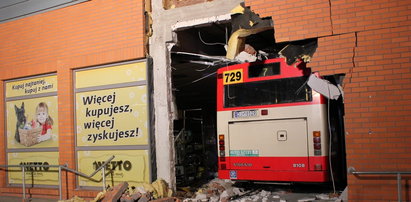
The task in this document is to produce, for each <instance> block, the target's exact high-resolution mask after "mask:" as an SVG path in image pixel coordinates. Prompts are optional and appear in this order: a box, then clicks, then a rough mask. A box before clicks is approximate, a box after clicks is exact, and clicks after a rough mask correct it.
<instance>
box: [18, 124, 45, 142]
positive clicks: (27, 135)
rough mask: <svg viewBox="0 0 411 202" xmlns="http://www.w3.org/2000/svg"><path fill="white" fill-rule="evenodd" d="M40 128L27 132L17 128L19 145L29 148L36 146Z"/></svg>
mask: <svg viewBox="0 0 411 202" xmlns="http://www.w3.org/2000/svg"><path fill="white" fill-rule="evenodd" d="M41 130H42V128H41V127H38V128H33V129H29V130H25V129H20V128H19V134H20V144H22V145H24V146H26V147H30V146H32V145H35V144H38V143H39V142H38V137H39V135H40V133H41Z"/></svg>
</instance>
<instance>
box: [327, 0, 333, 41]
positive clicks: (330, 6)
mask: <svg viewBox="0 0 411 202" xmlns="http://www.w3.org/2000/svg"><path fill="white" fill-rule="evenodd" d="M328 5H329V12H330V23H331V35H334V23H333V17H332V16H333V15H332V4H331V0H328Z"/></svg>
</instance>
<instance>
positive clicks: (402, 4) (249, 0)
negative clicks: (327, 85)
mask: <svg viewBox="0 0 411 202" xmlns="http://www.w3.org/2000/svg"><path fill="white" fill-rule="evenodd" d="M246 4H247V5H248V6H251V9H252V10H254V11H255V12H256V13H259V14H260V16H262V17H272V18H273V20H274V29H275V38H276V41H277V42H282V41H291V40H301V39H305V38H312V37H317V38H318V46H319V47H318V49H317V51H316V53H315V54H314V57H313V60H312V62H311V63H310V64H309V65H308V66H309V67H311V68H312V69H313V71H319V72H320V74H322V75H329V74H339V73H344V74H346V78H345V80H344V86H343V87H344V92H345V111H346V115H345V124H346V128H345V129H346V133H347V134H346V141H347V142H346V147H347V164H348V166H349V167H354V168H355V169H356V170H358V171H394V170H400V171H411V124H410V123H411V118H410V117H411V116H410V115H411V64H410V56H411V38H410V36H411V26H410V24H411V21H410V18H411V2H410V1H405V0H393V1H382V0H365V1H364V0H353V1H348V0H330V1H327V0H316V1H303V0H285V1H276V0H271V1H268V0H246ZM408 181H409V178H406V180H403V181H402V188H403V192H402V199H403V200H405V201H409V200H411V190H410V188H409V185H408ZM406 183H407V184H406ZM348 187H349V189H348V190H349V200H350V201H396V200H397V192H396V189H397V188H396V178H395V176H393V177H381V176H377V177H355V176H352V175H349V176H348Z"/></svg>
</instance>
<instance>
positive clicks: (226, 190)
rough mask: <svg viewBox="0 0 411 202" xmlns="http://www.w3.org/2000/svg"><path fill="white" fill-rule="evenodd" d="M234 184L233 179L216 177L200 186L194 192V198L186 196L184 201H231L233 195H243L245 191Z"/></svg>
mask: <svg viewBox="0 0 411 202" xmlns="http://www.w3.org/2000/svg"><path fill="white" fill-rule="evenodd" d="M233 184H234V183H233V182H232V181H231V180H221V179H214V180H212V181H210V182H209V183H208V184H206V185H204V186H203V187H202V188H200V189H199V190H198V191H197V192H196V193H195V194H194V196H193V198H186V199H184V200H183V202H197V201H211V202H218V201H221V202H226V201H230V199H231V197H233V196H237V195H242V194H243V193H244V191H243V190H242V189H240V188H237V187H233Z"/></svg>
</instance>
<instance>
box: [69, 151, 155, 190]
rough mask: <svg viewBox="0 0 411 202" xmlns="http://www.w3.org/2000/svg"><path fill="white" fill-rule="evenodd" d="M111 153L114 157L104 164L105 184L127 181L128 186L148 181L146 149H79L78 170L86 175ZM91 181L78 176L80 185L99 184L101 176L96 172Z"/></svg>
mask: <svg viewBox="0 0 411 202" xmlns="http://www.w3.org/2000/svg"><path fill="white" fill-rule="evenodd" d="M113 154H115V158H114V159H113V160H112V161H111V162H110V163H109V164H108V165H107V166H106V173H110V174H109V175H107V176H106V184H107V185H110V186H111V187H113V185H117V184H119V183H121V182H128V184H129V185H130V186H138V185H139V184H141V183H149V169H148V151H146V150H103V151H79V152H78V153H77V156H78V158H77V159H78V170H79V171H80V172H82V173H85V174H87V175H89V174H91V173H93V172H94V171H95V170H96V169H97V168H99V167H100V166H101V165H103V163H104V162H105V161H106V160H107V159H109V158H110V157H111V156H112V155H113ZM100 173H101V172H100ZM93 179H95V180H97V182H95V181H91V180H89V179H86V178H83V177H79V185H80V186H95V187H96V186H101V185H102V181H101V180H102V176H101V174H96V175H95V176H94V177H93Z"/></svg>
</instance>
